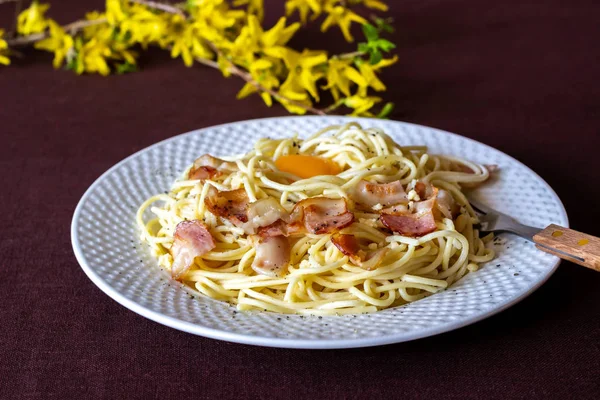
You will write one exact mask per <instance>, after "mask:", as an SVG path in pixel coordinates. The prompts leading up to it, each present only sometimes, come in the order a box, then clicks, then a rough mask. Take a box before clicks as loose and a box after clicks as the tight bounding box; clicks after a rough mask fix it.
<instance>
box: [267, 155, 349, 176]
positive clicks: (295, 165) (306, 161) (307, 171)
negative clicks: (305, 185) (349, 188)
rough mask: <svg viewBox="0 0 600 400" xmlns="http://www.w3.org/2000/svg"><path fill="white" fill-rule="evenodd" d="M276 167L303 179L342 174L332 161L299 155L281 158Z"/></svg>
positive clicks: (276, 161)
mask: <svg viewBox="0 0 600 400" xmlns="http://www.w3.org/2000/svg"><path fill="white" fill-rule="evenodd" d="M275 165H276V166H277V168H279V170H280V171H283V172H289V173H290V174H294V175H296V176H299V177H300V178H302V179H306V178H312V177H313V176H318V175H337V174H339V173H340V172H341V170H340V167H339V166H338V165H337V164H336V163H334V162H333V161H331V160H328V159H326V158H321V157H315V156H303V155H299V154H292V155H289V156H281V157H279V158H278V159H277V160H275Z"/></svg>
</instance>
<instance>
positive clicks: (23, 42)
mask: <svg viewBox="0 0 600 400" xmlns="http://www.w3.org/2000/svg"><path fill="white" fill-rule="evenodd" d="M104 23H106V18H100V19H93V20H85V19H84V20H79V21H75V22H71V23H70V24H67V25H64V26H63V27H62V28H63V29H64V30H65V32H77V31H80V30H82V29H83V28H86V27H88V26H94V25H100V24H104ZM48 36H49V33H48V32H40V33H34V34H31V35H27V36H21V37H18V38H15V39H9V40H7V41H6V43H7V44H8V46H9V47H13V46H14V47H19V46H27V45H29V44H31V43H35V42H37V41H39V40H42V39H45V38H47V37H48Z"/></svg>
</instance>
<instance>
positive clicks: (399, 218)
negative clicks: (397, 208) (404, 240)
mask: <svg viewBox="0 0 600 400" xmlns="http://www.w3.org/2000/svg"><path fill="white" fill-rule="evenodd" d="M380 219H381V222H382V223H383V225H385V226H386V227H387V228H388V229H390V230H392V231H393V232H395V233H399V234H401V235H404V236H412V237H418V236H423V235H426V234H428V233H431V232H433V231H435V229H436V225H435V218H434V217H433V212H432V210H429V211H427V212H422V213H419V214H405V215H392V214H381V217H380Z"/></svg>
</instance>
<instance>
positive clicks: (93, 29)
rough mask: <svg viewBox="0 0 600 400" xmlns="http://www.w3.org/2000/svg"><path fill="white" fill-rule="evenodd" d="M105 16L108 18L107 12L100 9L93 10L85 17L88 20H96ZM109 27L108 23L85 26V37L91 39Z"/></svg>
mask: <svg viewBox="0 0 600 400" xmlns="http://www.w3.org/2000/svg"><path fill="white" fill-rule="evenodd" d="M103 18H106V14H104V13H99V12H98V11H92V12H89V13H87V14H85V19H86V20H88V21H95V20H98V19H103ZM107 27H108V23H106V24H98V25H91V26H86V27H85V28H83V37H85V38H87V39H91V38H92V37H94V36H96V35H98V34H102V33H101V32H103V31H105V30H106V29H107ZM109 29H110V30H112V29H113V28H112V27H109Z"/></svg>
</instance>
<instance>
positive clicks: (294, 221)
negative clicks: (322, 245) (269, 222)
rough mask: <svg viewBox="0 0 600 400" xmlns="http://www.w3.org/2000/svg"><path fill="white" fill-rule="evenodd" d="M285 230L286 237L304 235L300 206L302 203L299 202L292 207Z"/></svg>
mask: <svg viewBox="0 0 600 400" xmlns="http://www.w3.org/2000/svg"><path fill="white" fill-rule="evenodd" d="M285 229H286V236H287V235H294V234H297V233H298V234H302V233H306V227H305V226H304V207H303V206H302V201H300V202H299V203H297V204H296V205H295V206H294V209H293V210H292V212H291V214H290V217H289V222H288V224H287V226H286V227H285Z"/></svg>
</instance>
